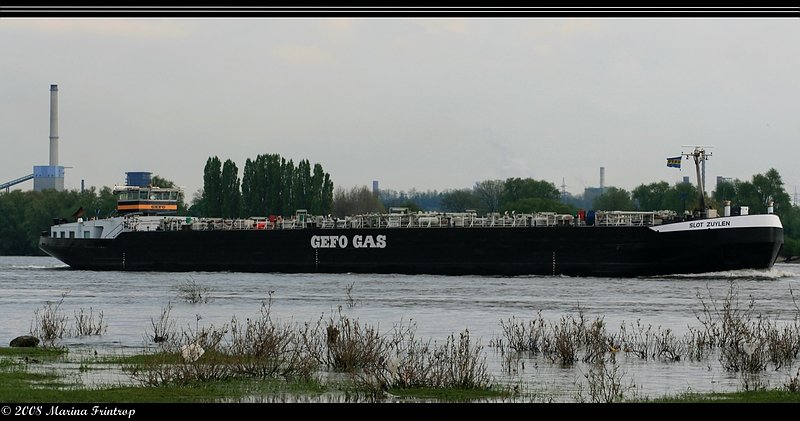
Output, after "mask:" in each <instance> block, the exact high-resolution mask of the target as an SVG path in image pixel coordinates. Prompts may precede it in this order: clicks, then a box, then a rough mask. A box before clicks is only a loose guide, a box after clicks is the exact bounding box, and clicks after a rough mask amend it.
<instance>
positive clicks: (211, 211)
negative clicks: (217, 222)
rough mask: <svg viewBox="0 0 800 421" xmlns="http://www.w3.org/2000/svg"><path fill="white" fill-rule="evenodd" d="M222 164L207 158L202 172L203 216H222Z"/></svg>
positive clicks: (216, 159) (215, 159) (215, 158)
mask: <svg viewBox="0 0 800 421" xmlns="http://www.w3.org/2000/svg"><path fill="white" fill-rule="evenodd" d="M221 180H222V163H221V162H220V160H219V158H218V157H216V156H214V157H210V158H208V160H207V161H206V166H205V168H204V170H203V205H204V206H205V209H204V211H205V216H210V217H219V216H222V183H221Z"/></svg>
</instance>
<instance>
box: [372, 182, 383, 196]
mask: <svg viewBox="0 0 800 421" xmlns="http://www.w3.org/2000/svg"><path fill="white" fill-rule="evenodd" d="M380 192H381V189H379V188H378V180H372V194H374V195H375V196H377V195H378V193H380Z"/></svg>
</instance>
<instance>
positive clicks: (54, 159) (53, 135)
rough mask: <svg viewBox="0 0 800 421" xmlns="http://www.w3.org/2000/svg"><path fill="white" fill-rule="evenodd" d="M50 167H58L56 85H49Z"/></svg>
mask: <svg viewBox="0 0 800 421" xmlns="http://www.w3.org/2000/svg"><path fill="white" fill-rule="evenodd" d="M50 166H51V167H56V166H58V85H50Z"/></svg>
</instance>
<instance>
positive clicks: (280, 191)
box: [191, 154, 333, 218]
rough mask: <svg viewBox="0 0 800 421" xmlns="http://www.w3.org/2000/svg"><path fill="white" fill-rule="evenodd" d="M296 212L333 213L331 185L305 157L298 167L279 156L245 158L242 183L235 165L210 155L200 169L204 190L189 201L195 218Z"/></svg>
mask: <svg viewBox="0 0 800 421" xmlns="http://www.w3.org/2000/svg"><path fill="white" fill-rule="evenodd" d="M299 209H305V210H307V211H308V212H309V213H311V214H315V215H327V214H329V213H331V210H332V209H333V181H332V180H331V177H330V174H328V173H326V172H325V171H324V170H323V169H322V165H320V164H314V166H313V168H312V166H311V163H310V162H309V161H308V160H307V159H304V160H302V161H300V162H299V163H298V164H297V166H295V165H294V162H292V160H291V159H290V160H288V161H287V160H286V159H285V158H283V157H281V156H280V155H278V154H262V155H258V156H257V157H256V158H255V159H252V160H251V159H249V158H248V159H247V161H245V164H244V169H243V171H242V178H241V181H240V179H239V170H238V167H237V166H236V163H234V162H233V161H231V160H230V159H227V160H225V162H224V163H222V162H221V161H220V159H219V157H216V156H213V157H209V158H208V160H207V161H206V165H205V168H204V169H203V191H202V193H201V195H200V196H199V197H198V198H197V199H196V200H195V201H194V202H193V205H192V208H191V213H192V214H194V215H197V216H208V217H222V218H239V217H250V216H259V215H282V216H290V215H294V213H295V212H296V211H297V210H299Z"/></svg>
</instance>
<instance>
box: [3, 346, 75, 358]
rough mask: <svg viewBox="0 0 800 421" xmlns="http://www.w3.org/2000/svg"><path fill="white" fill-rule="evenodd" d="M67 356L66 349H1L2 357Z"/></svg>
mask: <svg viewBox="0 0 800 421" xmlns="http://www.w3.org/2000/svg"><path fill="white" fill-rule="evenodd" d="M66 354H67V349H66V348H51V347H38V346H37V347H33V348H16V347H0V357H23V358H24V357H29V358H55V357H60V356H63V355H66Z"/></svg>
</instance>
